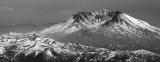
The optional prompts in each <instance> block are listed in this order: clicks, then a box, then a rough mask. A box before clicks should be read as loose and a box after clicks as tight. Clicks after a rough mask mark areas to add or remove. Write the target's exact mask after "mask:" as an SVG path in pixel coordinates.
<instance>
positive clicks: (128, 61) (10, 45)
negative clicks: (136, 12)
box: [0, 33, 160, 62]
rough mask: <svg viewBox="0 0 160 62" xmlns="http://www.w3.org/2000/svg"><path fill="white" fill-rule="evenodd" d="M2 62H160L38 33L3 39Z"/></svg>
mask: <svg viewBox="0 0 160 62" xmlns="http://www.w3.org/2000/svg"><path fill="white" fill-rule="evenodd" d="M0 58H1V59H0V62H159V61H160V55H159V54H156V53H152V52H150V51H147V50H136V51H118V50H117V51H112V50H109V49H106V48H97V47H92V46H85V45H81V44H76V43H72V42H58V41H55V40H54V39H50V38H43V37H40V36H39V34H37V33H27V34H18V33H9V34H3V35H1V37H0Z"/></svg>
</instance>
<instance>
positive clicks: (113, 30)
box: [40, 10, 160, 52]
mask: <svg viewBox="0 0 160 62" xmlns="http://www.w3.org/2000/svg"><path fill="white" fill-rule="evenodd" d="M159 32H160V29H159V28H156V27H154V26H152V25H150V24H148V23H147V22H145V21H142V20H139V19H136V18H134V17H132V16H129V15H128V14H126V13H123V12H120V11H115V10H98V11H81V12H78V13H76V14H74V15H73V16H72V17H71V18H69V19H68V20H67V21H66V22H65V23H61V24H57V25H54V26H51V27H50V28H47V29H45V30H43V31H41V33H40V35H41V36H43V37H49V38H53V39H56V40H58V41H62V42H63V41H69V42H70V41H73V42H76V43H80V44H86V45H92V46H97V47H105V48H110V49H120V50H133V49H147V50H151V51H154V52H158V51H159V47H160V46H159V44H160V34H159Z"/></svg>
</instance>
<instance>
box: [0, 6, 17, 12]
mask: <svg viewBox="0 0 160 62" xmlns="http://www.w3.org/2000/svg"><path fill="white" fill-rule="evenodd" d="M6 10H9V11H12V12H14V11H16V10H15V9H14V8H9V7H0V11H6Z"/></svg>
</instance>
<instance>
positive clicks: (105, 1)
mask: <svg viewBox="0 0 160 62" xmlns="http://www.w3.org/2000/svg"><path fill="white" fill-rule="evenodd" d="M99 9H114V10H119V11H122V12H124V13H128V14H129V15H131V16H133V17H135V18H138V19H142V20H145V21H147V22H149V23H150V24H151V25H154V26H158V27H160V12H159V11H160V0H0V25H16V24H40V23H44V22H56V23H58V22H64V21H66V20H67V19H68V18H69V17H71V16H72V15H73V14H75V13H76V12H78V11H82V10H99Z"/></svg>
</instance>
